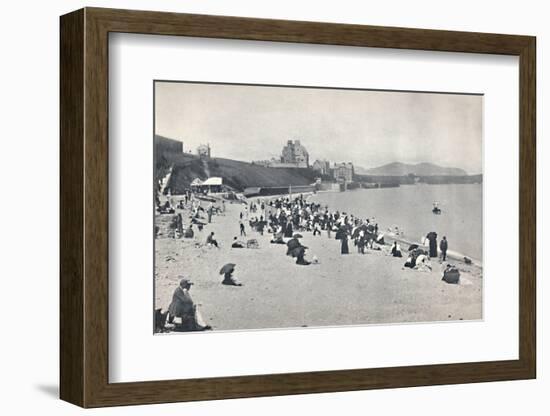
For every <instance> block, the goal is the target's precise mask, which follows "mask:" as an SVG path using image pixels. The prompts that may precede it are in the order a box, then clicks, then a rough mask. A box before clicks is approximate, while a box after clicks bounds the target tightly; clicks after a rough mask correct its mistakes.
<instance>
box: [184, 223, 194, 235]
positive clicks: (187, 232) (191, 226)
mask: <svg viewBox="0 0 550 416" xmlns="http://www.w3.org/2000/svg"><path fill="white" fill-rule="evenodd" d="M194 236H195V232H194V231H193V225H192V224H189V227H188V228H187V229H186V230H185V232H184V233H183V237H185V238H193V237H194Z"/></svg>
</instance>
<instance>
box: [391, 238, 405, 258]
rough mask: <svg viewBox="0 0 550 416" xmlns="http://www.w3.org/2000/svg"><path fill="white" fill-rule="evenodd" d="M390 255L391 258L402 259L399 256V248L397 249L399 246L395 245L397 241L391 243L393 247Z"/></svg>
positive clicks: (400, 255)
mask: <svg viewBox="0 0 550 416" xmlns="http://www.w3.org/2000/svg"><path fill="white" fill-rule="evenodd" d="M391 255H392V256H393V257H403V255H402V254H401V247H399V244H397V241H394V242H393V246H392V248H391Z"/></svg>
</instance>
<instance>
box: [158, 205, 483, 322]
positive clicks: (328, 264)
mask: <svg viewBox="0 0 550 416" xmlns="http://www.w3.org/2000/svg"><path fill="white" fill-rule="evenodd" d="M203 205H204V204H203ZM242 210H244V206H243V205H241V204H237V203H235V204H229V203H226V212H225V215H215V216H213V217H212V223H211V224H207V225H206V226H205V227H204V229H203V231H202V232H199V231H198V230H197V229H196V227H194V228H195V238H194V239H173V238H168V237H167V236H166V235H159V236H158V237H157V239H156V245H155V261H156V271H155V307H157V308H163V309H167V308H168V305H169V304H170V301H171V298H172V293H173V291H174V289H175V288H176V287H177V285H178V281H179V279H180V276H185V277H186V278H189V279H191V280H192V281H193V282H194V285H193V287H192V289H191V292H190V293H191V296H192V297H193V299H194V301H195V303H198V304H200V311H201V313H202V316H203V318H204V320H205V321H206V322H207V323H208V324H209V325H211V326H212V328H213V329H214V330H215V331H216V330H239V329H263V328H288V327H306V326H307V327H316V326H339V325H362V324H381V323H407V322H431V321H459V320H473V319H482V270H481V268H479V267H478V266H476V265H466V264H463V263H459V262H456V261H453V264H455V265H457V266H458V267H459V269H460V271H461V284H459V285H450V284H447V283H445V282H444V281H442V280H441V277H442V275H443V268H444V265H442V264H440V263H439V261H438V260H436V259H432V267H433V270H432V271H431V272H421V271H416V270H411V269H408V268H404V267H403V264H404V263H405V260H406V259H405V257H403V258H394V257H391V256H389V255H388V254H387V251H386V250H384V251H372V250H367V254H364V255H361V254H358V253H357V250H356V247H355V246H354V245H353V242H352V241H350V243H349V247H350V254H348V255H341V254H340V242H339V241H338V240H335V239H334V234H335V233H334V232H333V233H332V238H330V239H329V238H328V237H327V233H326V231H323V232H322V234H321V236H315V237H314V236H313V235H312V233H310V232H303V233H301V234H302V235H303V236H304V238H303V239H301V241H302V244H304V245H305V246H307V247H309V249H308V250H307V252H306V259H307V260H311V259H312V257H313V256H316V257H317V258H318V259H319V264H311V265H310V266H300V265H296V264H295V259H293V258H291V257H289V256H286V245H279V244H270V243H269V240H270V238H271V234H269V233H267V232H265V233H264V235H263V236H262V235H260V233H258V232H256V231H252V230H251V229H250V227H249V226H248V221H243V222H245V225H246V232H247V237H246V238H255V239H257V240H258V242H259V245H260V248H259V249H246V248H245V249H234V248H231V242H232V240H233V237H234V236H239V213H240V212H241V211H242ZM178 212H182V215H183V218H184V222H185V223H186V224H187V223H188V214H189V212H188V211H186V210H184V211H181V210H178ZM250 215H253V216H254V215H256V216H258V217H259V216H260V213H259V212H258V213H257V214H250ZM160 217H163V216H160ZM211 231H213V232H214V233H215V238H216V240H217V241H218V243H219V244H220V248H219V249H217V248H215V247H207V246H206V245H205V244H204V243H205V241H206V237H207V236H208V234H209V233H210V232H211ZM246 238H245V237H239V239H240V240H246ZM402 249H406V247H402ZM387 250H389V246H387ZM404 256H405V253H404ZM225 263H235V264H236V265H237V266H236V270H235V273H234V276H235V277H236V278H237V279H238V280H239V281H240V282H242V283H243V285H244V286H242V287H234V286H226V285H222V284H221V281H222V279H223V276H221V275H220V274H219V270H220V268H221V267H222V266H223V265H224V264H225Z"/></svg>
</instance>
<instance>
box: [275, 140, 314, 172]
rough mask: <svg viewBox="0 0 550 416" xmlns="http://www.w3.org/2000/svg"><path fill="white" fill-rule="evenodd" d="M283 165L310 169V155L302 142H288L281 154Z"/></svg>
mask: <svg viewBox="0 0 550 416" xmlns="http://www.w3.org/2000/svg"><path fill="white" fill-rule="evenodd" d="M281 163H284V164H292V165H295V167H298V168H308V167H309V153H308V152H307V150H306V148H305V147H304V146H303V145H302V144H301V143H300V140H294V141H292V140H289V141H287V143H286V146H285V147H283V151H282V153H281Z"/></svg>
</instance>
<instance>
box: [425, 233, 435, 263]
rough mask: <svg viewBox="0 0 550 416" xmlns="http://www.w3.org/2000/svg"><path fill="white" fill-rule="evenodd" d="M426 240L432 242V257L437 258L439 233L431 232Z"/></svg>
mask: <svg viewBox="0 0 550 416" xmlns="http://www.w3.org/2000/svg"><path fill="white" fill-rule="evenodd" d="M426 238H427V239H428V241H429V242H430V257H437V233H436V232H435V231H430V232H429V233H428V235H426Z"/></svg>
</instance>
